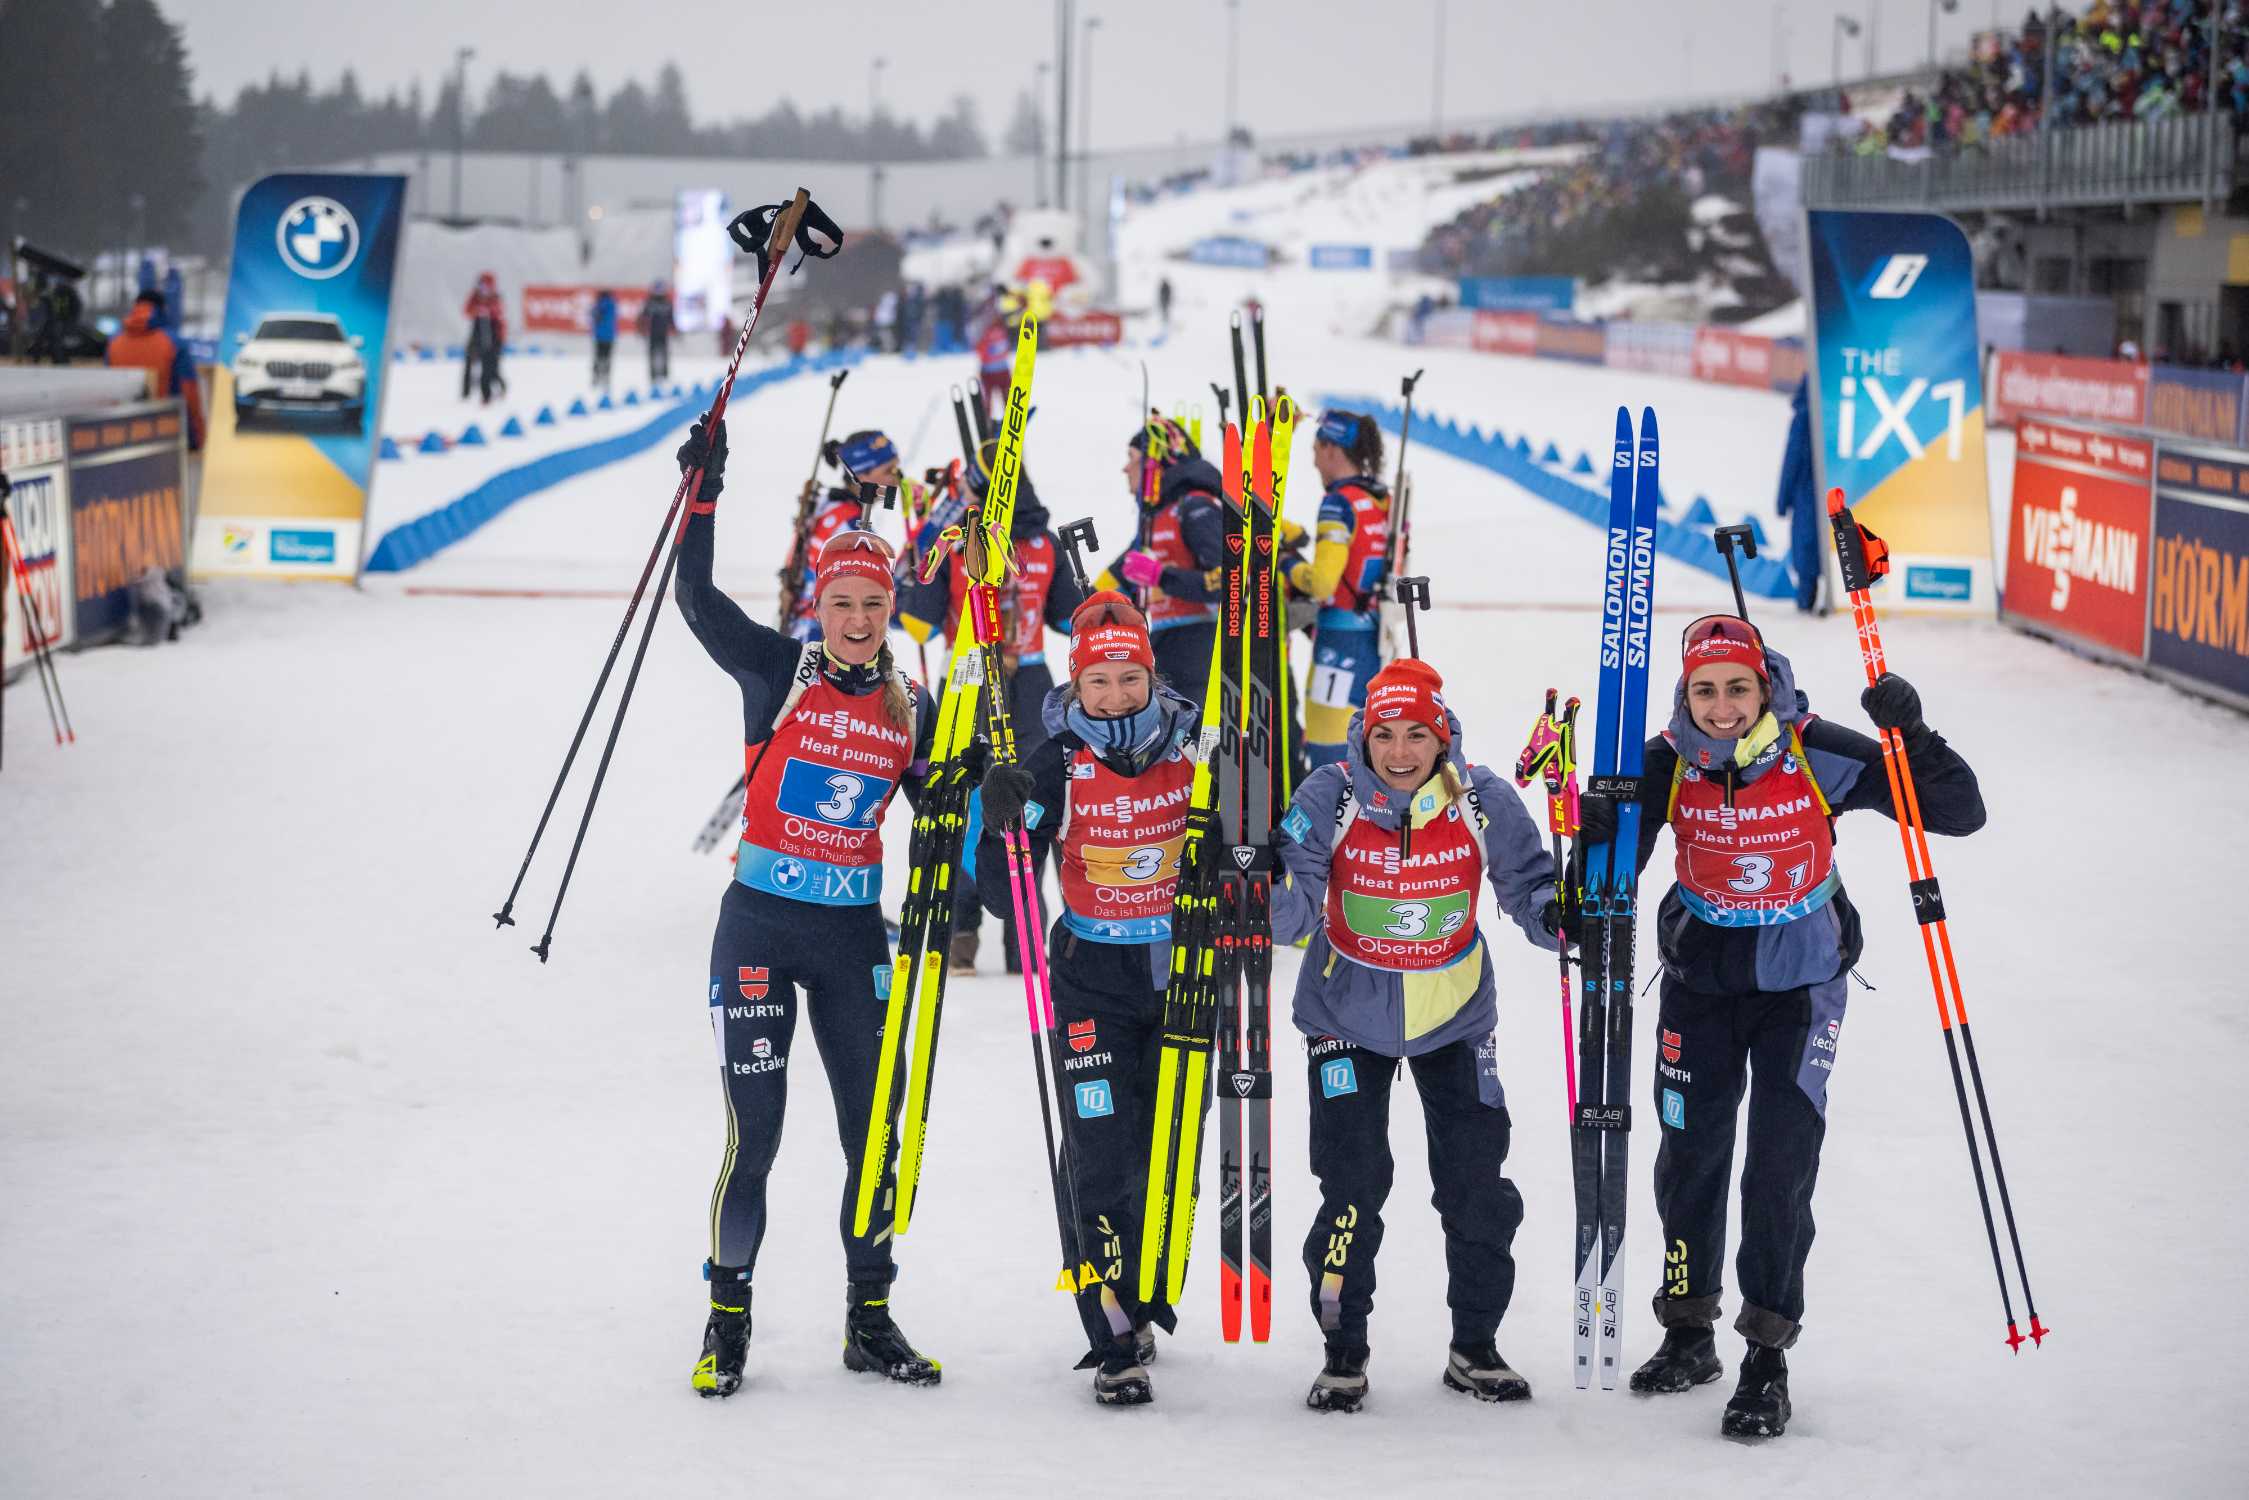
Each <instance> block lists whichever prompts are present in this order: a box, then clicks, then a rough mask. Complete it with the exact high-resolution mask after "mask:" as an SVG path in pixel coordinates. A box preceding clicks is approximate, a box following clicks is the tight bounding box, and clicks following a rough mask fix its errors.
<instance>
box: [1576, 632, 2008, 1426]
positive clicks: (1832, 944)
mask: <svg viewBox="0 0 2249 1500" xmlns="http://www.w3.org/2000/svg"><path fill="white" fill-rule="evenodd" d="M1681 646H1682V652H1681V655H1682V660H1681V663H1680V671H1679V684H1678V687H1677V689H1676V690H1675V691H1674V693H1673V697H1672V715H1671V723H1670V726H1669V727H1668V728H1667V729H1666V730H1665V731H1664V732H1663V733H1662V734H1660V735H1657V736H1656V737H1655V738H1653V739H1650V740H1649V741H1648V745H1647V753H1646V757H1645V759H1644V760H1643V762H1642V766H1643V769H1642V772H1641V777H1640V794H1639V799H1638V800H1639V803H1640V848H1639V863H1640V866H1641V867H1643V868H1644V867H1645V866H1646V865H1647V863H1648V859H1649V857H1650V856H1651V855H1652V854H1653V853H1654V852H1655V841H1656V833H1657V831H1658V830H1659V829H1661V828H1662V827H1663V825H1664V824H1665V823H1669V824H1670V825H1671V838H1672V844H1673V846H1674V849H1675V851H1676V853H1675V858H1676V864H1675V872H1676V876H1677V878H1676V880H1675V881H1674V883H1673V884H1672V887H1671V889H1670V890H1669V891H1667V892H1665V894H1664V898H1663V905H1662V908H1661V911H1660V913H1659V914H1658V916H1657V919H1656V929H1657V932H1658V934H1659V943H1660V947H1661V951H1662V955H1663V991H1662V1008H1661V1011H1660V1013H1659V1015H1658V1017H1657V1022H1656V1024H1657V1028H1658V1037H1659V1043H1660V1045H1659V1050H1658V1054H1657V1061H1656V1069H1655V1071H1656V1077H1655V1086H1654V1094H1655V1099H1654V1103H1655V1105H1656V1111H1657V1117H1658V1118H1659V1119H1660V1120H1661V1122H1662V1126H1661V1129H1662V1136H1661V1141H1662V1143H1661V1145H1660V1146H1659V1147H1658V1148H1657V1152H1656V1161H1655V1191H1656V1211H1657V1212H1658V1213H1659V1214H1660V1215H1661V1216H1662V1219H1663V1242H1664V1244H1665V1245H1666V1246H1669V1247H1671V1248H1672V1253H1671V1254H1669V1255H1666V1256H1665V1258H1664V1267H1663V1282H1662V1285H1661V1287H1660V1288H1659V1289H1658V1290H1657V1292H1656V1295H1655V1314H1656V1321H1657V1322H1658V1323H1660V1324H1662V1325H1663V1328H1664V1337H1663V1345H1662V1347H1661V1348H1659V1349H1658V1350H1657V1351H1656V1352H1655V1354H1654V1355H1653V1356H1652V1357H1650V1358H1649V1359H1648V1361H1647V1362H1646V1363H1645V1364H1643V1365H1641V1366H1640V1368H1639V1369H1638V1370H1636V1371H1635V1372H1634V1373H1633V1375H1632V1389H1634V1390H1635V1391H1640V1392H1643V1393H1647V1394H1657V1393H1666V1392H1676V1391H1684V1390H1688V1389H1690V1388H1692V1387H1694V1386H1698V1385H1702V1384H1705V1383H1707V1382H1709V1381H1712V1380H1716V1379H1717V1378H1718V1377H1719V1376H1720V1375H1722V1374H1723V1373H1725V1367H1724V1365H1723V1364H1722V1363H1721V1362H1720V1360H1719V1358H1718V1348H1717V1340H1716V1338H1715V1336H1714V1335H1713V1333H1712V1327H1713V1325H1714V1324H1715V1323H1716V1322H1717V1319H1718V1313H1719V1301H1720V1294H1721V1292H1722V1291H1723V1290H1724V1283H1725V1251H1726V1199H1727V1197H1728V1195H1729V1193H1730V1191H1731V1188H1732V1184H1733V1163H1734V1136H1735V1131H1736V1128H1737V1124H1738V1119H1737V1117H1738V1116H1739V1115H1740V1113H1741V1103H1742V1097H1743V1095H1744V1094H1745V1093H1746V1094H1747V1096H1748V1099H1749V1139H1748V1143H1747V1145H1746V1146H1745V1148H1744V1151H1743V1163H1742V1172H1741V1250H1740V1254H1739V1256H1738V1257H1737V1258H1736V1260H1735V1262H1734V1270H1735V1274H1736V1276H1737V1278H1738V1281H1739V1287H1738V1292H1739V1297H1740V1302H1741V1309H1740V1311H1739V1312H1738V1313H1737V1314H1736V1315H1735V1317H1734V1329H1735V1331H1736V1332H1738V1333H1740V1334H1741V1335H1742V1336H1743V1337H1744V1338H1745V1339H1747V1340H1748V1345H1749V1347H1748V1352H1747V1354H1746V1356H1745V1357H1744V1359H1743V1360H1742V1366H1741V1377H1740V1382H1739V1385H1738V1386H1737V1388H1736V1389H1735V1391H1734V1395H1733V1399H1732V1401H1731V1402H1729V1403H1728V1405H1727V1407H1726V1413H1725V1417H1724V1418H1723V1421H1722V1427H1723V1430H1724V1431H1726V1432H1727V1433H1730V1434H1733V1435H1736V1436H1743V1437H1777V1436H1778V1435H1779V1434H1780V1433H1781V1432H1782V1431H1783V1430H1785V1429H1786V1427H1787V1425H1788V1420H1789V1415H1790V1407H1789V1400H1788V1362H1787V1358H1786V1356H1785V1355H1784V1354H1783V1353H1782V1352H1781V1351H1782V1350H1784V1349H1786V1348H1788V1347H1789V1346H1790V1345H1792V1344H1794V1343H1795V1342H1796V1337H1797V1335H1798V1334H1799V1333H1800V1332H1801V1331H1802V1327H1801V1321H1800V1320H1801V1319H1802V1318H1803V1316H1804V1262H1805V1259H1806V1257H1807V1256H1808V1255H1809V1254H1810V1252H1811V1248H1812V1187H1813V1184H1814V1183H1815V1182H1816V1181H1817V1180H1818V1177H1819V1153H1820V1144H1821V1142H1822V1140H1823V1139H1824V1138H1825V1136H1826V1133H1827V1082H1828V1079H1829V1077H1830V1076H1832V1074H1833V1071H1834V1067H1835V1061H1836V1055H1837V1047H1838V1045H1839V1043H1840V1040H1841V1036H1842V1029H1843V1004H1844V999H1845V992H1846V988H1847V980H1846V978H1845V976H1846V975H1848V974H1849V972H1850V969H1851V965H1852V964H1854V963H1856V962H1857V961H1858V956H1859V950H1860V947H1861V942H1860V937H1859V919H1858V913H1857V912H1856V911H1854V910H1853V909H1852V907H1851V901H1850V897H1849V896H1848V895H1846V894H1845V893H1844V890H1843V880H1842V875H1841V873H1840V871H1839V870H1838V869H1837V867H1836V864H1835V854H1834V851H1835V819H1836V817H1837V816H1838V815H1839V814H1842V813H1846V812H1852V811H1856V810H1857V809H1859V808H1871V809H1873V810H1874V811H1876V812H1879V813H1882V814H1884V815H1886V816H1889V817H1892V818H1894V817H1896V816H1897V811H1896V809H1895V808H1894V807H1893V806H1892V805H1891V802H1890V784H1889V778H1888V777H1886V776H1884V775H1883V774H1882V773H1881V771H1880V770H1879V769H1878V767H1879V766H1880V764H1881V760H1882V748H1881V746H1880V745H1878V744H1876V743H1875V742H1874V741H1873V740H1870V739H1868V738H1867V737H1866V736H1865V735H1863V734H1860V733H1858V732H1857V731H1855V730H1851V729H1846V728H1844V727H1843V726H1842V725H1840V724H1836V723H1832V722H1830V721H1828V720H1825V719H1820V718H1815V717H1814V716H1813V715H1811V714H1810V713H1808V712H1807V711H1806V709H1807V703H1806V700H1805V698H1804V695H1803V694H1802V693H1800V692H1798V691H1797V689H1796V679H1795V675H1794V673H1793V671H1792V670H1791V669H1790V667H1789V664H1788V658H1786V657H1784V656H1782V655H1781V654H1780V653H1779V652H1777V651H1774V650H1772V649H1771V648H1770V647H1768V646H1767V645H1766V644H1765V642H1764V640H1763V639H1762V638H1761V637H1760V636H1759V635H1758V633H1757V628H1756V627H1755V626H1753V625H1751V624H1750V623H1749V622H1748V621H1747V620H1743V619H1739V618H1737V617H1735V616H1732V615H1709V616H1706V617H1704V618H1703V619H1700V620H1697V621H1696V622H1695V623H1694V624H1692V625H1690V626H1688V627H1687V630H1686V633H1685V636H1684V638H1683V640H1682V642H1681ZM1859 701H1860V704H1861V706H1862V707H1864V708H1865V710H1866V713H1867V716H1868V717H1869V718H1871V719H1872V720H1873V721H1874V722H1875V723H1876V724H1878V725H1881V726H1883V727H1885V728H1892V729H1896V730H1898V731H1899V732H1900V734H1901V735H1902V736H1903V738H1904V745H1905V753H1906V757H1907V759H1908V760H1909V761H1910V762H1911V763H1912V766H1913V779H1914V782H1915V784H1916V785H1917V786H1918V788H1919V791H1920V801H1921V814H1922V817H1923V819H1924V821H1925V823H1926V825H1927V827H1928V830H1929V832H1931V833H1947V834H1967V833H1973V832H1975V831H1976V830H1977V829H1978V828H1980V827H1982V826H1983V821H1984V808H1983V796H1982V793H1981V792H1980V791H1979V790H1978V789H1977V786H1976V775H1975V772H1974V771H1972V770H1970V769H1969V768H1968V764H1967V762H1966V761H1964V760H1962V759H1961V758H1960V754H1959V752H1958V751H1956V750H1954V749H1953V748H1952V747H1951V746H1949V745H1947V744H1946V743H1945V742H1944V740H1943V738H1942V737H1941V736H1939V735H1938V734H1937V732H1936V731H1935V730H1933V729H1931V728H1930V727H1929V726H1928V725H1927V724H1926V723H1924V722H1923V721H1922V718H1921V698H1920V695H1919V694H1918V693H1916V692H1915V691H1914V690H1913V687H1912V685H1911V684H1910V683H1908V682H1907V681H1906V680H1905V679H1904V678H1902V677H1897V676H1894V675H1892V676H1885V677H1884V678H1883V679H1882V681H1881V682H1880V683H1879V684H1877V685H1875V686H1873V687H1870V688H1868V689H1866V691H1865V692H1864V694H1862V695H1861V697H1860V700H1859ZM1581 812H1582V820H1583V824H1584V827H1583V831H1582V838H1581V842H1586V843H1596V842H1600V841H1602V840H1604V839H1608V838H1613V837H1615V834H1616V810H1615V804H1614V803H1613V802H1611V801H1610V800H1609V799H1607V798H1604V797H1593V796H1588V797H1585V798H1583V799H1582V802H1581Z"/></svg>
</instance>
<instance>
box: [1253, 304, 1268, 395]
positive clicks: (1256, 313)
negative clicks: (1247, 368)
mask: <svg viewBox="0 0 2249 1500" xmlns="http://www.w3.org/2000/svg"><path fill="white" fill-rule="evenodd" d="M1249 336H1250V340H1251V342H1253V343H1254V344H1256V345H1257V394H1258V395H1260V396H1263V395H1264V394H1265V392H1266V390H1267V386H1266V384H1265V306H1264V304H1263V303H1260V302H1252V303H1251V304H1250V306H1249Z"/></svg>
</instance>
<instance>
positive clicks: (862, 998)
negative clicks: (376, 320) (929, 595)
mask: <svg viewBox="0 0 2249 1500" xmlns="http://www.w3.org/2000/svg"><path fill="white" fill-rule="evenodd" d="M679 460H680V467H681V468H682V469H696V468H700V469H701V470H702V471H703V483H702V489H701V491H700V497H699V499H698V500H697V501H696V503H695V504H693V505H692V506H690V507H689V511H688V516H687V525H686V529H685V531H684V533H683V534H682V536H681V540H680V544H679V585H678V589H677V597H678V600H679V612H680V614H681V615H683V616H684V617H685V618H686V620H687V626H688V629H690V630H692V631H693V632H694V633H695V639H696V640H698V641H700V642H701V643H702V646H703V649H704V650H705V651H707V652H709V653H710V656H711V659H712V660H713V661H715V662H717V663H718V664H719V666H720V667H722V668H723V669H725V671H726V673H727V675H728V676H730V677H732V678H733V679H734V681H735V683H736V684H737V685H738V686H739V687H740V689H741V694H742V738H743V740H744V742H745V752H746V756H747V761H748V790H747V791H746V793H745V794H744V796H743V799H742V843H741V848H740V849H739V851H738V852H737V854H736V856H735V861H734V882H733V884H731V885H729V886H728V887H727V889H726V895H725V896H724V898H722V899H721V901H720V903H719V916H718V931H717V933H716V934H715V935H714V936H713V937H712V939H711V969H710V985H709V1000H710V1021H711V1033H712V1036H713V1037H714V1039H715V1040H716V1041H717V1043H718V1060H719V1077H720V1080H721V1082H722V1083H723V1084H724V1086H725V1090H726V1154H725V1157H724V1160H723V1162H722V1164H721V1166H720V1169H719V1180H718V1186H717V1188H716V1189H715V1190H714V1191H713V1192H712V1195H711V1226H710V1227H711V1250H710V1259H709V1260H707V1261H706V1262H704V1265H703V1275H704V1278H705V1279H706V1280H707V1281H709V1282H710V1315H709V1319H708V1321H707V1323H706V1324H705V1327H704V1332H703V1352H702V1357H701V1359H700V1360H699V1361H698V1363H697V1364H696V1366H695V1375H694V1382H693V1383H694V1387H695V1389H696V1390H697V1391H699V1392H701V1393H702V1394H703V1395H706V1396H730V1395H732V1394H734V1392H735V1391H736V1390H737V1389H738V1388H739V1387H740V1386H741V1383H742V1367H743V1363H744V1361H745V1359H746V1357H747V1354H748V1348H749V1338H750V1276H751V1272H752V1270H753V1268H754V1264H755V1262H756V1259H757V1252H758V1244H759V1242H760V1241H761V1240H763V1239H764V1237H765V1180H766V1175H767V1173H768V1172H769V1171H771V1169H772V1166H773V1156H774V1152H775V1151H776V1150H777V1149H778V1148H779V1146H780V1142H781V1117H782V1110H783V1106H784V1105H785V1104H786V1103H787V1100H788V1086H789V1061H790V1055H789V1054H790V1042H791V1039H792V1037H793V1035H794V1033H795V1031H796V1019H797V1006H798V1000H797V994H798V991H799V990H802V991H803V993H804V1010H805V1015H806V1017H807V1018H808V1019H809V1020H810V1022H811V1024H812V1035H813V1040H814V1041H816V1042H817V1043H818V1044H819V1048H820V1060H821V1062H822V1063H823V1064H825V1065H826V1068H827V1075H828V1087H829V1091H830V1092H831V1093H832V1094H833V1096H834V1103H835V1116H836V1126H837V1132H838V1134H839V1135H840V1136H841V1138H842V1141H843V1155H844V1163H845V1171H844V1182H843V1191H842V1194H841V1200H842V1218H843V1242H844V1246H843V1248H844V1265H845V1272H846V1279H847V1293H846V1303H845V1307H846V1311H845V1320H844V1344H843V1362H844V1364H845V1366H846V1367H847V1368H849V1369H853V1370H859V1371H866V1372H872V1373H875V1374H880V1375H884V1376H887V1377H888V1378H890V1379H892V1380H897V1381H902V1382H905V1383H907V1384H910V1385H934V1384H936V1383H937V1381H938V1378H939V1370H938V1365H937V1361H935V1360H933V1359H927V1358H925V1357H923V1356H922V1355H921V1354H920V1353H918V1352H916V1351H915V1349H914V1347H913V1346H912V1345H911V1344H909V1343H908V1342H907V1341H906V1337H905V1335H904V1334H903V1333H901V1332H899V1330H898V1325H897V1324H896V1323H894V1322H892V1321H891V1317H890V1284H891V1281H892V1279H893V1278H894V1277H895V1276H896V1274H897V1269H896V1266H895V1264H894V1263H893V1260H892V1255H891V1244H892V1241H891V1234H890V1224H889V1222H888V1221H887V1220H884V1221H880V1222H878V1223H875V1224H870V1225H869V1226H868V1233H867V1234H865V1235H854V1234H853V1233H852V1232H851V1225H852V1218H853V1215H852V1208H853V1203H854V1199H855V1189H856V1185H857V1184H856V1176H857V1173H856V1170H855V1169H856V1167H857V1165H858V1161H859V1153H860V1148H861V1146H862V1145H863V1144H864V1143H865V1140H866V1135H867V1120H868V1115H869V1114H870V1112H871V1111H872V1109H873V1107H874V1092H875V1074H876V1071H877V1069H878V1067H879V1065H880V1062H881V1058H882V1046H883V1038H882V1020H883V1003H882V1002H883V999H884V994H883V992H884V991H886V990H887V988H888V985H889V983H890V964H891V957H890V944H889V940H888V938H887V936H886V934H885V933H884V931H883V924H882V907H881V905H880V904H879V898H880V896H881V894H882V815H883V811H884V809H885V808H886V807H888V806H889V804H890V799H891V797H892V796H893V795H895V794H896V793H897V792H898V791H899V790H900V789H901V788H903V789H904V790H905V791H906V792H907V793H908V794H909V796H912V795H918V792H919V788H920V785H921V777H922V775H923V774H924V773H925V772H926V770H927V769H928V762H929V752H930V741H931V738H932V734H933V730H934V724H935V716H934V714H933V713H932V711H931V708H930V703H929V698H928V695H927V694H926V693H924V692H923V691H922V690H921V688H920V687H919V686H917V685H916V684H915V683H913V682H912V681H910V680H908V679H907V678H906V677H905V675H904V674H903V673H901V672H900V671H899V670H898V669H897V667H896V666H895V664H894V663H893V662H892V660H891V653H890V646H889V644H888V642H887V641H886V639H885V637H886V635H887V633H888V631H889V628H890V612H891V603H892V595H893V590H894V584H893V582H892V578H891V569H892V566H893V563H894V559H893V558H892V556H891V551H890V547H889V544H887V543H886V542H884V541H883V540H882V538H880V537H878V536H876V535H875V534H874V533H873V532H871V531H860V530H845V531H841V532H838V533H837V534H836V535H835V536H833V537H831V538H830V539H829V540H828V542H827V544H826V545H825V546H823V547H822V548H821V549H820V553H819V558H818V563H817V566H816V568H815V572H814V579H813V590H812V598H813V608H814V612H815V614H816V616H817V620H818V624H819V627H820V639H819V640H817V641H814V642H807V643H802V644H800V643H799V642H797V641H794V640H791V639H790V638H789V637H788V636H785V635H783V634H781V633H780V632H779V631H776V630H773V629H770V628H769V627H767V626H764V625H761V624H759V623H758V622H757V621H755V620H752V619H751V618H750V617H749V616H748V615H746V614H744V613H743V612H742V610H741V607H740V606H738V605H737V604H735V603H734V601H733V600H731V599H729V598H728V597H727V596H726V595H725V594H724V593H723V592H721V591H720V590H719V588H718V586H717V585H716V584H715V583H713V582H712V579H711V558H712V550H713V547H714V543H715V535H716V525H717V501H718V495H719V491H720V489H721V488H722V487H723V483H724V478H725V472H726V428H725V425H724V424H723V423H722V424H720V426H719V428H718V431H717V433H716V434H715V436H712V437H706V435H705V433H704V430H703V425H702V424H701V423H700V422H698V423H697V424H696V425H695V428H694V431H693V434H692V435H691V436H690V437H689V438H688V440H687V443H686V444H685V445H684V446H683V447H681V449H680V451H679ZM886 1201H887V1200H886Z"/></svg>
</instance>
